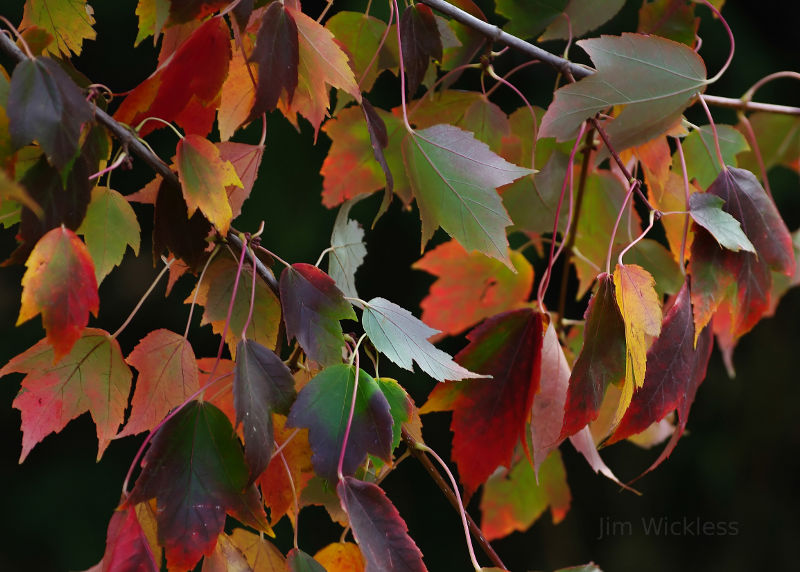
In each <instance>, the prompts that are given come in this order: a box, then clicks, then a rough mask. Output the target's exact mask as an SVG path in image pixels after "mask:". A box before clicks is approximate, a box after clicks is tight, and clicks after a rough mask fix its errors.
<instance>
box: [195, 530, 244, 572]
mask: <svg viewBox="0 0 800 572" xmlns="http://www.w3.org/2000/svg"><path fill="white" fill-rule="evenodd" d="M251 571H252V568H250V565H249V564H248V563H247V559H246V558H245V557H244V554H242V551H241V550H239V549H238V548H237V547H236V545H235V544H234V543H233V541H232V540H231V539H230V537H229V536H228V535H227V534H224V533H223V534H220V535H219V537H217V545H216V546H215V547H214V551H213V552H212V553H211V555H209V556H206V557H205V558H203V568H202V569H201V572H251Z"/></svg>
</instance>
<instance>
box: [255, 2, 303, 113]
mask: <svg viewBox="0 0 800 572" xmlns="http://www.w3.org/2000/svg"><path fill="white" fill-rule="evenodd" d="M299 58H300V51H299V46H298V36H297V24H296V23H295V19H294V17H293V16H292V14H291V12H289V11H288V10H287V9H286V8H285V7H284V5H283V3H282V2H273V3H271V4H270V5H269V6H268V7H267V9H266V11H265V12H264V15H263V16H262V17H261V27H260V28H259V29H258V37H257V39H256V45H255V48H254V49H253V54H252V55H251V56H250V61H252V62H256V63H258V85H257V87H256V97H255V101H254V103H253V108H252V110H251V111H250V119H254V118H256V117H258V116H259V115H261V114H262V113H264V112H266V111H272V110H273V109H275V107H276V106H277V104H278V99H279V98H280V96H281V93H282V92H283V93H285V94H286V102H287V103H288V104H291V102H292V97H293V96H294V90H295V89H296V88H297V66H298V62H299Z"/></svg>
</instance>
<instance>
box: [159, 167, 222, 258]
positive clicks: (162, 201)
mask: <svg viewBox="0 0 800 572" xmlns="http://www.w3.org/2000/svg"><path fill="white" fill-rule="evenodd" d="M188 213H189V211H188V209H187V208H186V201H184V200H183V195H182V194H181V191H180V189H178V188H176V187H174V186H173V185H172V184H170V183H168V182H167V181H161V185H160V186H159V188H158V196H157V197H156V210H155V222H154V224H153V261H154V262H155V261H156V260H158V257H159V255H161V254H162V253H163V252H164V251H165V250H168V251H169V252H171V253H172V254H174V255H175V256H176V257H177V258H180V259H182V260H183V261H184V262H186V264H188V265H189V268H191V269H192V270H197V269H199V268H200V266H201V265H202V264H203V262H205V259H206V256H207V254H208V253H207V252H206V247H207V246H208V242H206V237H208V234H209V233H210V232H211V229H212V226H211V223H210V222H208V220H207V219H206V218H205V217H204V216H203V214H202V213H201V212H200V210H199V209H198V210H196V211H195V213H194V214H193V215H192V218H189V214H188Z"/></svg>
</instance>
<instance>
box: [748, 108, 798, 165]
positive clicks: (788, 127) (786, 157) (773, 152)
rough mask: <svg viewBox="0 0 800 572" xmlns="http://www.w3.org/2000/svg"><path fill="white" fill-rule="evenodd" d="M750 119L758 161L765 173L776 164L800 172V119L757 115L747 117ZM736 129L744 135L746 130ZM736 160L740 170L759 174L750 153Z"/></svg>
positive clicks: (764, 113)
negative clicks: (758, 151)
mask: <svg viewBox="0 0 800 572" xmlns="http://www.w3.org/2000/svg"><path fill="white" fill-rule="evenodd" d="M749 120H750V126H751V127H752V128H753V132H754V133H755V136H756V140H757V141H758V148H759V150H760V151H761V159H762V160H763V161H764V167H765V168H766V169H767V170H769V169H771V168H772V167H774V166H775V165H786V166H787V167H789V168H794V170H798V169H800V117H798V116H797V115H780V114H777V113H768V112H759V113H753V114H752V115H750V117H749ZM737 129H739V131H741V132H742V133H745V134H747V128H746V127H745V126H744V125H742V124H739V125H738V126H737ZM737 159H738V160H739V165H738V166H739V167H742V168H744V169H747V170H748V171H752V172H754V173H759V172H760V167H759V166H758V161H757V160H756V158H755V154H754V153H753V151H747V152H743V153H740V154H739V155H738V156H737Z"/></svg>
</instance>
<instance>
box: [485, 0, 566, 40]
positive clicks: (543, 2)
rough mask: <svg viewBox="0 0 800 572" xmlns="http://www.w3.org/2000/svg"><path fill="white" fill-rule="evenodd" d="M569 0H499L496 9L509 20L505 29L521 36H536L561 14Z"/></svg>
mask: <svg viewBox="0 0 800 572" xmlns="http://www.w3.org/2000/svg"><path fill="white" fill-rule="evenodd" d="M567 4H568V0H497V1H496V2H495V11H496V12H497V13H498V14H500V15H501V16H503V17H504V18H506V19H507V20H508V22H507V23H506V24H505V25H504V26H503V29H504V30H505V31H506V32H508V33H509V34H511V35H513V36H519V37H520V38H535V37H537V36H539V34H541V33H542V32H543V31H544V30H545V28H547V26H548V25H550V23H551V22H553V21H554V20H555V19H556V18H558V17H559V16H561V14H562V12H564V9H565V8H566V7H567Z"/></svg>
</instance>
